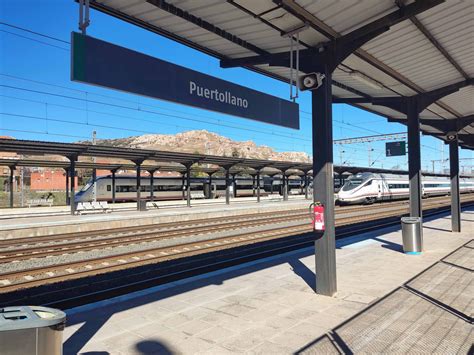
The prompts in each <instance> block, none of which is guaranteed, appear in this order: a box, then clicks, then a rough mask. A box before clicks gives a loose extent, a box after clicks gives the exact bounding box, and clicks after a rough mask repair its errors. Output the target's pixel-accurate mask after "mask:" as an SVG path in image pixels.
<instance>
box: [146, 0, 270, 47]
mask: <svg viewBox="0 0 474 355" xmlns="http://www.w3.org/2000/svg"><path fill="white" fill-rule="evenodd" d="M147 2H148V3H150V4H152V5H154V6H156V7H158V8H159V9H161V10H163V11H166V12H168V13H170V14H172V15H175V16H177V17H180V18H182V19H183V20H186V21H188V22H190V23H192V24H193V25H195V26H197V27H201V28H202V29H205V30H206V31H209V32H211V33H214V34H215V35H217V36H219V37H222V38H224V39H226V40H228V41H230V42H232V43H234V44H237V45H239V46H241V47H243V48H245V49H247V50H250V51H252V52H255V53H258V54H268V52H267V51H265V50H263V49H261V48H259V47H257V46H255V45H253V44H251V43H249V42H247V41H244V40H243V39H241V38H239V37H237V36H235V35H233V34H232V33H229V32H227V31H226V30H224V29H222V28H219V27H217V26H215V25H213V24H212V23H210V22H207V21H206V20H203V19H201V18H199V17H197V16H194V15H192V14H190V13H189V12H187V11H184V10H182V9H180V8H178V7H176V6H174V5H172V4H170V3H168V2H167V1H165V0H147Z"/></svg>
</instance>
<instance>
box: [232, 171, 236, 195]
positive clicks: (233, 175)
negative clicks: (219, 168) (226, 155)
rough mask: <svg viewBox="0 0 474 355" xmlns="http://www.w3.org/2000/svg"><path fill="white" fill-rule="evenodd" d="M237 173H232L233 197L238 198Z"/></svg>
mask: <svg viewBox="0 0 474 355" xmlns="http://www.w3.org/2000/svg"><path fill="white" fill-rule="evenodd" d="M235 175H236V174H232V197H233V198H236V197H237V183H236V182H235Z"/></svg>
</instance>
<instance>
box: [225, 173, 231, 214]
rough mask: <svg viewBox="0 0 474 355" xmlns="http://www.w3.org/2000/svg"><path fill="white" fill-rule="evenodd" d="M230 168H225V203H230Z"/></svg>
mask: <svg viewBox="0 0 474 355" xmlns="http://www.w3.org/2000/svg"><path fill="white" fill-rule="evenodd" d="M229 169H230V168H225V204H226V205H229V204H230V178H229Z"/></svg>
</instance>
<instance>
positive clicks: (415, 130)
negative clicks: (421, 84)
mask: <svg viewBox="0 0 474 355" xmlns="http://www.w3.org/2000/svg"><path fill="white" fill-rule="evenodd" d="M407 105H408V107H407V119H408V123H407V126H408V175H409V179H410V216H411V217H422V206H421V194H422V191H421V152H420V114H419V109H418V105H417V102H416V100H408V101H407Z"/></svg>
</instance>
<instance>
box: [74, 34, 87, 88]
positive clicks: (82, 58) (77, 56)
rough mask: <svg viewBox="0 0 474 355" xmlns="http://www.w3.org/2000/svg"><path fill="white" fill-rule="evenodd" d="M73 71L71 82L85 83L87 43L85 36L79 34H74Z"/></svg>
mask: <svg viewBox="0 0 474 355" xmlns="http://www.w3.org/2000/svg"><path fill="white" fill-rule="evenodd" d="M72 37H73V38H72V40H71V43H72V44H73V47H72V52H71V55H72V61H71V62H72V70H71V80H77V81H85V80H86V72H85V68H86V48H85V47H86V41H85V40H84V36H81V35H80V34H79V33H76V32H72Z"/></svg>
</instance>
